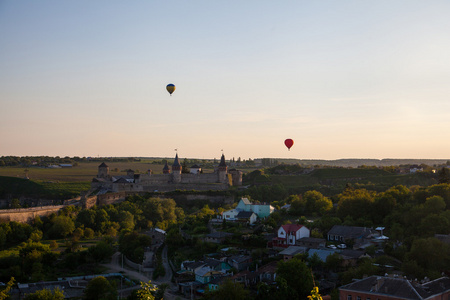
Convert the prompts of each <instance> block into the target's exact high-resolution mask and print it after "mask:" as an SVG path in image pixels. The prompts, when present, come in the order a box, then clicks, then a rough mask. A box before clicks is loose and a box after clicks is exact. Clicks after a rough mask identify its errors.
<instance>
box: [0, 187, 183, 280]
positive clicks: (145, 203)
mask: <svg viewBox="0 0 450 300" xmlns="http://www.w3.org/2000/svg"><path fill="white" fill-rule="evenodd" d="M183 219H184V211H183V210H182V209H181V208H179V207H176V203H175V201H174V200H172V199H160V198H144V197H139V196H134V197H130V198H128V199H127V201H124V202H122V203H120V204H117V205H107V206H103V207H93V208H91V209H87V210H81V209H80V208H79V207H74V206H67V207H65V208H64V209H62V210H61V211H60V212H59V213H58V214H52V215H50V216H49V217H47V218H42V219H41V218H40V217H36V218H35V220H34V222H33V223H32V224H22V223H17V222H7V223H1V224H0V250H4V251H2V252H0V253H1V254H0V281H7V280H8V279H9V277H11V276H14V277H15V278H16V279H17V280H19V281H22V282H23V281H29V280H32V281H36V280H50V279H54V278H55V276H57V275H58V274H61V275H62V276H68V274H71V273H76V272H80V271H82V272H85V271H89V270H90V271H91V273H95V271H94V270H95V268H96V267H97V265H96V264H98V263H100V262H102V261H104V260H105V259H108V258H109V257H110V256H111V255H112V254H113V253H114V251H115V250H114V249H115V247H114V244H115V241H116V239H117V238H118V239H117V240H118V249H119V250H120V251H121V252H122V253H124V254H125V255H126V256H127V257H128V258H129V259H131V260H133V261H135V262H138V263H140V262H142V259H143V256H144V248H145V247H147V246H149V245H150V243H151V238H150V237H149V236H147V235H145V234H142V233H138V231H139V232H140V231H142V230H146V229H148V228H151V227H153V226H157V227H159V228H162V229H166V228H167V227H168V226H169V225H170V224H176V223H177V222H182V221H183ZM92 239H94V240H93V241H94V243H95V244H94V246H92V242H90V243H91V245H88V248H86V247H82V246H83V243H84V242H83V241H86V240H92ZM44 241H45V242H44ZM7 249H8V250H7ZM52 250H54V251H52ZM56 250H58V251H56ZM58 253H59V254H58Z"/></svg>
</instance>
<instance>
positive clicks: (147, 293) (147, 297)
mask: <svg viewBox="0 0 450 300" xmlns="http://www.w3.org/2000/svg"><path fill="white" fill-rule="evenodd" d="M157 290H158V289H157V287H155V286H154V285H153V284H151V282H150V281H149V282H148V283H146V282H141V288H140V289H139V290H138V291H137V297H136V299H138V300H155V293H156V291H157Z"/></svg>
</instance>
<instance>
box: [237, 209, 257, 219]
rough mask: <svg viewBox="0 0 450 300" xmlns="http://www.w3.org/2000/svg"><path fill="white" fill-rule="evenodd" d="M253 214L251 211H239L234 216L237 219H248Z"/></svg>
mask: <svg viewBox="0 0 450 300" xmlns="http://www.w3.org/2000/svg"><path fill="white" fill-rule="evenodd" d="M253 214H254V212H252V211H240V212H239V213H238V214H237V216H236V218H238V219H249V218H250V217H251V216H252V215H253Z"/></svg>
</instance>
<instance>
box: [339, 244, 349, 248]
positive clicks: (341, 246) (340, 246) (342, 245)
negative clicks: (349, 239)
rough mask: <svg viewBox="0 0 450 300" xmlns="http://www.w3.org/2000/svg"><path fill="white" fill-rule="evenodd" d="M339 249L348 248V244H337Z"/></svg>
mask: <svg viewBox="0 0 450 300" xmlns="http://www.w3.org/2000/svg"><path fill="white" fill-rule="evenodd" d="M337 247H338V248H339V249H345V248H347V245H346V244H340V245H338V246H337Z"/></svg>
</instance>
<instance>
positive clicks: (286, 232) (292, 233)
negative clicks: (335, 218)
mask: <svg viewBox="0 0 450 300" xmlns="http://www.w3.org/2000/svg"><path fill="white" fill-rule="evenodd" d="M309 234H310V231H309V229H308V228H307V227H306V226H303V225H299V224H288V225H282V226H281V227H280V228H278V233H277V236H276V237H275V238H274V239H273V240H272V244H271V246H272V247H281V248H287V247H289V246H295V245H296V244H297V241H298V240H300V239H301V238H305V237H309Z"/></svg>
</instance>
